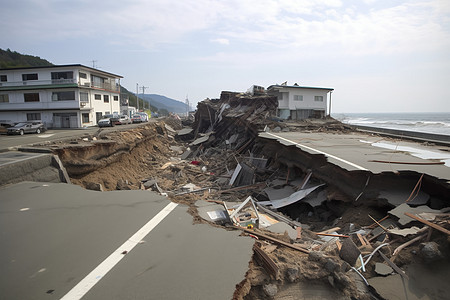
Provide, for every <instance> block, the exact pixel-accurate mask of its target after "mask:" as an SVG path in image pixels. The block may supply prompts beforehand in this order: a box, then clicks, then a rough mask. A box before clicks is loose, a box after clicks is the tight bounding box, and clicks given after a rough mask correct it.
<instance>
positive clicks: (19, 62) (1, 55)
mask: <svg viewBox="0 0 450 300" xmlns="http://www.w3.org/2000/svg"><path fill="white" fill-rule="evenodd" d="M52 65H53V64H52V63H51V62H49V61H48V60H45V59H42V58H40V57H39V56H32V55H26V54H20V53H18V52H16V51H11V50H10V49H6V50H3V49H0V69H7V68H22V67H41V66H52Z"/></svg>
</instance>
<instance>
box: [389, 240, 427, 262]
mask: <svg viewBox="0 0 450 300" xmlns="http://www.w3.org/2000/svg"><path fill="white" fill-rule="evenodd" d="M425 236H427V234H422V235H419V236H418V237H415V238H413V239H412V240H410V241H408V242H406V243H404V244H401V245H400V246H398V247H397V248H396V249H395V250H394V252H393V253H392V256H393V257H395V256H396V255H397V254H398V253H399V252H400V251H401V250H402V249H403V248H405V247H408V246H409V245H411V244H414V243H415V242H417V241H419V240H421V239H423V238H424V237H425Z"/></svg>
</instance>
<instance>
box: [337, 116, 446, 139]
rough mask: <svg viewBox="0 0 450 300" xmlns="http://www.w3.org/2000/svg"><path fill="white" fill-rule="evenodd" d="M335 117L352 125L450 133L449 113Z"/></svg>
mask: <svg viewBox="0 0 450 300" xmlns="http://www.w3.org/2000/svg"><path fill="white" fill-rule="evenodd" d="M331 116H332V117H333V118H335V119H336V120H339V121H341V122H342V123H346V124H350V125H364V126H371V127H379V128H390V129H399V130H408V131H416V132H427V133H436V134H445V135H450V112H447V113H340V114H331Z"/></svg>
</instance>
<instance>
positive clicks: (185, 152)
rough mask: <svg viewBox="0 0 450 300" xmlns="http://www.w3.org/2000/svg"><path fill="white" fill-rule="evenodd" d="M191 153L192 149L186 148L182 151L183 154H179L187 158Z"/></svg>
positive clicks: (183, 158) (182, 157)
mask: <svg viewBox="0 0 450 300" xmlns="http://www.w3.org/2000/svg"><path fill="white" fill-rule="evenodd" d="M191 154H192V150H191V149H187V150H186V151H184V153H183V154H181V157H180V158H181V159H182V160H185V159H187V158H188V157H189V156H190V155H191Z"/></svg>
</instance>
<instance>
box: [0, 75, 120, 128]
mask: <svg viewBox="0 0 450 300" xmlns="http://www.w3.org/2000/svg"><path fill="white" fill-rule="evenodd" d="M52 72H73V81H71V83H73V84H80V87H79V88H78V87H74V88H73V89H68V88H61V89H42V88H37V89H36V90H33V89H29V90H18V91H1V89H0V94H8V95H9V103H3V102H2V103H0V120H10V121H12V122H20V121H26V120H27V113H40V114H41V119H42V121H43V122H46V123H48V124H52V123H53V113H66V112H67V113H77V116H78V126H91V125H96V123H95V113H96V112H101V113H102V114H105V113H117V114H120V93H118V92H117V93H114V92H110V91H106V90H102V89H91V88H90V85H86V88H84V86H85V85H84V83H90V81H91V72H90V71H89V70H85V69H83V68H79V67H68V68H43V69H20V70H7V71H1V72H0V74H1V75H7V82H1V84H2V87H7V86H14V87H21V86H26V87H29V86H32V85H41V86H42V85H51V84H52V79H51V73H52ZM79 72H82V73H85V74H86V75H87V76H86V78H85V79H84V78H80V77H79ZM34 73H36V74H38V80H29V81H25V82H23V81H22V74H34ZM95 74H96V75H98V73H95ZM101 76H104V77H105V78H106V77H109V76H107V75H101ZM115 80H116V79H114V78H112V77H109V78H108V81H109V82H111V83H114V82H115ZM69 83H70V82H69ZM58 91H74V92H75V99H74V100H66V101H53V100H52V94H53V92H58ZM80 92H87V93H88V103H86V104H81V103H80ZM24 93H39V102H25V101H24ZM95 94H99V95H101V100H95V96H94V95H95ZM104 95H108V96H109V103H105V102H104ZM114 96H117V99H118V100H114ZM82 113H89V120H90V122H89V123H82Z"/></svg>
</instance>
